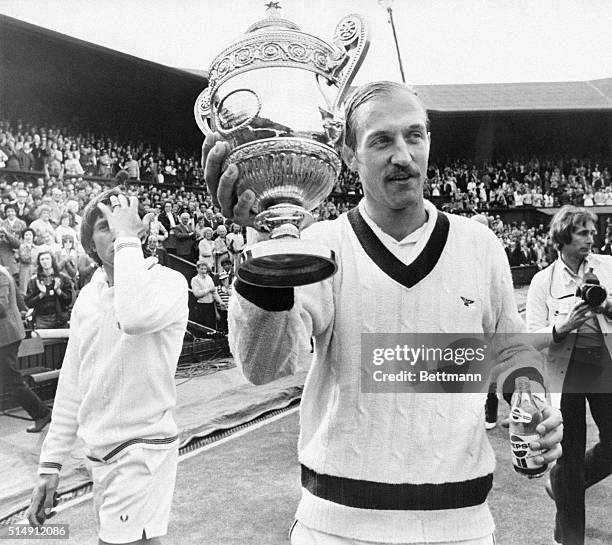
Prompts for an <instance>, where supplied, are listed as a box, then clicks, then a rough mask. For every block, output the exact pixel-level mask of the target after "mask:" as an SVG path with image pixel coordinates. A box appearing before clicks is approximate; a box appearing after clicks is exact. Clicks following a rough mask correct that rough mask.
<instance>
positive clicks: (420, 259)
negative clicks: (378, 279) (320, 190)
mask: <svg viewBox="0 0 612 545" xmlns="http://www.w3.org/2000/svg"><path fill="white" fill-rule="evenodd" d="M347 217H348V220H349V223H350V224H351V227H352V229H353V231H354V233H355V235H356V236H357V239H358V240H359V243H360V244H361V247H362V248H363V249H364V251H365V252H366V254H368V256H369V257H370V259H371V260H372V261H373V262H374V263H375V264H376V265H377V266H378V267H379V268H380V269H381V270H382V271H383V272H384V273H385V274H386V275H387V276H389V277H391V278H392V279H393V280H395V281H396V282H398V283H399V284H402V285H403V286H405V287H407V288H412V287H414V286H416V285H417V284H418V283H419V282H420V281H421V280H423V279H424V278H425V277H426V276H427V275H428V274H429V273H430V272H431V271H432V270H433V269H434V267H435V266H436V264H437V263H438V260H439V259H440V256H441V255H442V252H443V250H444V246H445V245H446V241H447V239H448V231H449V226H450V222H449V220H448V218H447V217H446V214H444V213H443V212H440V211H438V214H437V218H436V223H435V225H434V228H433V231H432V233H431V236H430V237H429V240H428V241H427V243H426V244H425V246H424V248H423V249H422V251H421V252H420V253H419V255H418V256H417V257H416V258H415V259H414V260H413V261H412V262H411V263H410V264H408V265H406V264H404V263H402V262H401V261H400V260H399V259H398V258H397V257H395V256H394V255H393V253H391V252H390V251H389V249H388V248H386V247H385V245H384V244H383V243H382V242H381V240H380V239H379V238H378V237H377V236H376V234H375V233H374V231H373V230H372V228H371V227H370V226H369V225H368V223H367V222H366V220H365V219H364V218H363V216H362V215H361V213H360V211H359V207H355V208H353V209H352V210H351V211H350V212H348V214H347Z"/></svg>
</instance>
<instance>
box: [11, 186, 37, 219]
mask: <svg viewBox="0 0 612 545" xmlns="http://www.w3.org/2000/svg"><path fill="white" fill-rule="evenodd" d="M27 199H28V192H27V191H26V190H25V189H19V190H17V200H16V201H15V203H14V204H15V209H16V210H17V217H18V218H19V219H20V220H22V221H24V222H25V223H26V225H29V224H30V223H32V222H33V221H34V220H35V219H36V217H35V216H34V214H33V213H32V210H31V209H30V207H29V206H28V205H27V203H26V201H27Z"/></svg>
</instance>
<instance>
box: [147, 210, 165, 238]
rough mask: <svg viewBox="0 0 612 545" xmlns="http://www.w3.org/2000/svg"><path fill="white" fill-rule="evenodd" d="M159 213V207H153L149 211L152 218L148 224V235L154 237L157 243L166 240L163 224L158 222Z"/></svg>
mask: <svg viewBox="0 0 612 545" xmlns="http://www.w3.org/2000/svg"><path fill="white" fill-rule="evenodd" d="M159 212H160V209H159V207H154V208H152V209H151V213H152V214H153V216H152V218H151V221H150V223H149V234H150V235H153V236H154V237H156V239H157V241H158V242H163V241H164V240H166V239H167V238H168V231H167V230H166V228H165V227H164V224H163V223H162V222H161V221H159Z"/></svg>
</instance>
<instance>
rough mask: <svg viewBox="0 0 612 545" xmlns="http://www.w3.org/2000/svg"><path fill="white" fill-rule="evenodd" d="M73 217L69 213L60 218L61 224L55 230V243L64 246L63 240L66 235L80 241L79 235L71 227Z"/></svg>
mask: <svg viewBox="0 0 612 545" xmlns="http://www.w3.org/2000/svg"><path fill="white" fill-rule="evenodd" d="M70 220H71V216H70V214H68V213H67V212H66V213H64V214H62V215H61V216H60V224H59V225H58V226H57V227H56V228H55V242H57V243H58V244H62V240H63V239H64V237H65V236H66V235H68V236H70V237H72V239H73V240H75V241H76V240H79V235H78V233H77V232H76V231H75V230H74V229H73V228H72V227H70Z"/></svg>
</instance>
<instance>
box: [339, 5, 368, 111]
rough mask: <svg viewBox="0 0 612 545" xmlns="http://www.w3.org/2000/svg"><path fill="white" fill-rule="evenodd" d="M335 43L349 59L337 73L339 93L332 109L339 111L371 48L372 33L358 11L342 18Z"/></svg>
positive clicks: (341, 65)
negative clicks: (370, 33)
mask: <svg viewBox="0 0 612 545" xmlns="http://www.w3.org/2000/svg"><path fill="white" fill-rule="evenodd" d="M334 44H335V45H336V47H338V49H340V50H341V51H342V55H343V56H347V57H348V59H349V60H348V62H343V63H342V64H340V65H339V66H338V69H339V70H338V74H336V77H337V81H338V95H337V96H336V100H335V101H334V104H333V108H332V111H334V112H337V111H338V110H339V108H340V106H341V104H342V103H343V102H344V100H345V99H346V96H347V94H348V91H349V87H350V85H351V83H352V81H353V79H354V78H355V75H356V74H357V72H358V71H359V68H360V67H361V65H362V63H363V60H364V59H365V56H366V54H367V53H368V49H369V48H370V35H369V32H368V25H367V23H366V21H365V19H364V18H363V17H361V15H358V14H356V13H353V14H351V15H346V16H344V17H343V18H342V19H340V22H339V23H338V24H337V25H336V30H335V31H334Z"/></svg>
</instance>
